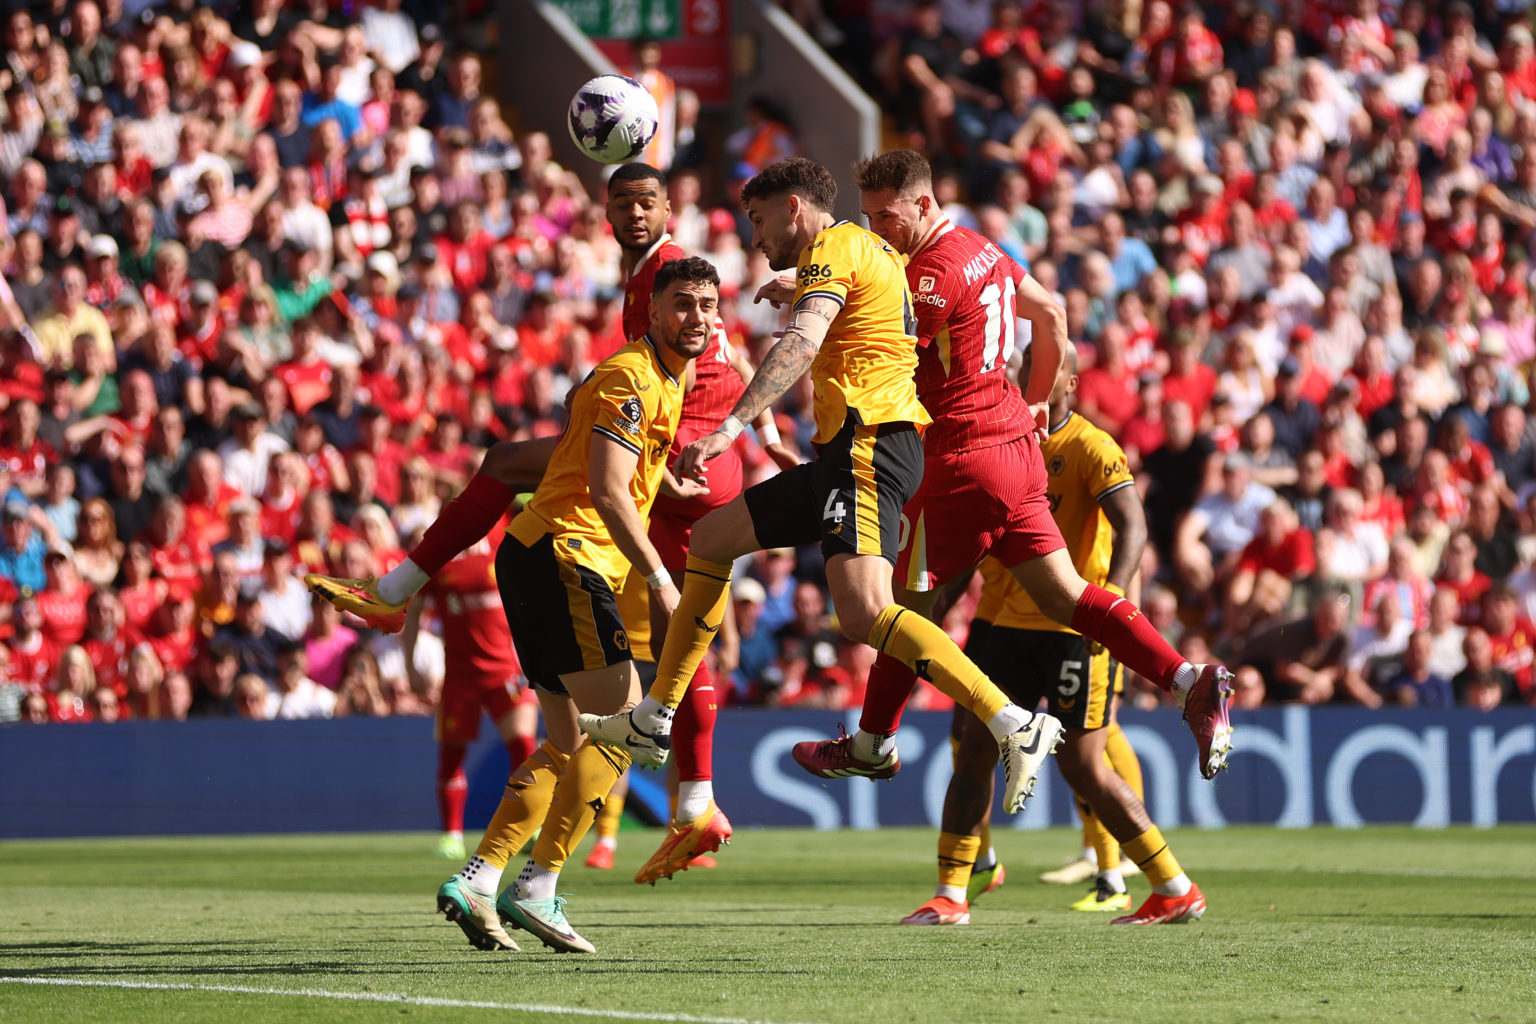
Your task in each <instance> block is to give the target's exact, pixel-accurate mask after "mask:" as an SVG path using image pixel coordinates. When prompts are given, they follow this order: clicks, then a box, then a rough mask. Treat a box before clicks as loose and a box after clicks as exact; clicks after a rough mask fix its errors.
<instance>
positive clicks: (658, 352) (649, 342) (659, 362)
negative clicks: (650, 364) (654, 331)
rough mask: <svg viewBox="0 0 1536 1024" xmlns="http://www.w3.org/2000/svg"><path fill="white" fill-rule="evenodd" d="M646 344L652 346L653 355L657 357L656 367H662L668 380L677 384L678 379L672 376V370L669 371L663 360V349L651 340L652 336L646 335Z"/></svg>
mask: <svg viewBox="0 0 1536 1024" xmlns="http://www.w3.org/2000/svg"><path fill="white" fill-rule="evenodd" d="M645 343H646V344H647V345H649V346H651V355H653V356H655V357H656V365H657V366H659V367H661V372H662V373H664V374H666V375H667V380H669V381H671V382H672V383H673V384H676V383H677V378H676V377H674V376H672V371H671V370H669V369H667V363H666V360H664V359H662V358H661V349H659V348H657V347H656V343H655V342H654V341H652V340H651V336H650V334H646V335H645Z"/></svg>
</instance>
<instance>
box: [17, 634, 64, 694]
mask: <svg viewBox="0 0 1536 1024" xmlns="http://www.w3.org/2000/svg"><path fill="white" fill-rule="evenodd" d="M60 653H61V652H60V651H59V646H58V645H57V644H55V643H54V642H53V641H51V640H49V639H48V638H47V637H45V636H43V635H42V634H41V633H39V634H37V638H36V639H35V640H34V641H33V642H32V643H31V644H28V645H26V646H16V645H15V644H14V643H13V644H12V646H11V650H10V654H11V672H10V675H11V679H12V680H13V681H14V682H16V683H19V684H20V685H21V686H22V688H24V689H26V690H27V691H28V692H31V693H44V692H52V690H53V674H54V666H55V665H57V664H58V662H59V654H60Z"/></svg>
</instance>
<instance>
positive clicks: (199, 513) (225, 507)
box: [182, 480, 240, 548]
mask: <svg viewBox="0 0 1536 1024" xmlns="http://www.w3.org/2000/svg"><path fill="white" fill-rule="evenodd" d="M238 497H240V491H239V489H238V488H236V487H233V486H231V485H229V484H226V483H224V482H223V481H222V480H221V481H219V491H218V493H217V494H215V495H213V496H212V500H211V501H193V500H192V499H191V498H190V497H186V496H183V497H182V504H183V507H184V508H185V509H186V512H187V533H188V534H190V535H191V536H193V537H197V538H198V539H200V540H201V541H202V542H203V543H204V544H206V545H207V546H208V547H210V548H212V547H213V545H215V544H217V543H218V542H219V541H221V540H223V539H224V538H226V537H228V536H229V503H230V502H232V501H234V500H235V499H236V498H238Z"/></svg>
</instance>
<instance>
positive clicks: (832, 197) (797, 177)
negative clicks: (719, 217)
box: [741, 156, 837, 213]
mask: <svg viewBox="0 0 1536 1024" xmlns="http://www.w3.org/2000/svg"><path fill="white" fill-rule="evenodd" d="M787 193H793V194H794V195H797V196H799V197H800V198H801V199H804V200H805V201H806V202H808V203H810V204H811V205H812V206H814V207H816V208H817V209H818V210H822V211H824V212H826V213H831V212H832V204H833V203H835V202H836V201H837V179H836V178H834V177H832V172H831V171H829V170H827V169H826V168H825V167H823V166H821V164H819V163H817V162H816V161H814V160H807V159H806V158H805V157H803V156H795V157H790V158H789V159H788V160H780V161H779V162H778V163H773V164H769V165H768V166H767V167H764V168H763V169H762V170H761V171H759V172H758V174H757V176H756V177H755V178H753V179H752V180H751V181H749V182H747V183H746V184H745V185H743V186H741V201H742V204H743V205H745V204H747V203H750V202H751V201H752V200H754V199H773V198H776V197H778V196H782V195H785V194H787Z"/></svg>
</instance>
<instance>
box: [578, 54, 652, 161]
mask: <svg viewBox="0 0 1536 1024" xmlns="http://www.w3.org/2000/svg"><path fill="white" fill-rule="evenodd" d="M660 119H661V114H660V112H659V111H657V109H656V101H655V99H653V98H652V97H651V94H650V93H649V92H647V91H646V88H645V86H643V85H641V84H640V83H639V82H637V81H635V80H634V79H633V78H629V77H626V76H624V75H599V76H597V77H596V78H594V79H592V80H591V81H590V82H588V83H587V84H586V85H583V86H582V87H581V88H580V89H577V90H576V95H575V96H573V97H572V98H571V108H570V116H569V118H568V121H569V123H570V129H571V140H572V141H574V142H575V143H576V145H577V146H579V147H581V151H582V152H583V153H585V154H587V156H589V157H591V158H592V159H593V160H596V161H597V162H598V163H603V164H622V163H625V162H626V161H629V160H633V159H634V158H635V157H637V156H639V155H640V153H641V151H642V150H644V149H645V147H646V146H647V145H648V144H649V143H650V141H651V137H652V136H654V135H655V134H656V125H657V122H658V121H660Z"/></svg>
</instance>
